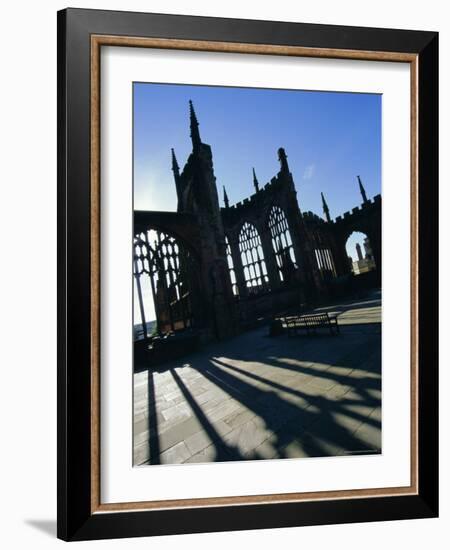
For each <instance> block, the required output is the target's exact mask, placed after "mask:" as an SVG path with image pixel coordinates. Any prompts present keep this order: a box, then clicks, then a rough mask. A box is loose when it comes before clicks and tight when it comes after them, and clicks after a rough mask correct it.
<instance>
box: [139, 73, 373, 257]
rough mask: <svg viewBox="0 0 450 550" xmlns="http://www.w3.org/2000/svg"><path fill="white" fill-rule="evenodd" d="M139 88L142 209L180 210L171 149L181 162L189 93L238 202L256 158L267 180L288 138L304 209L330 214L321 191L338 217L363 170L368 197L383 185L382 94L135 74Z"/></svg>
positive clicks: (354, 201) (220, 177)
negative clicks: (162, 80)
mask: <svg viewBox="0 0 450 550" xmlns="http://www.w3.org/2000/svg"><path fill="white" fill-rule="evenodd" d="M133 93H134V95H133V98H134V207H135V209H142V210H169V211H170V210H171V211H175V210H176V207H177V202H176V191H175V183H174V181H173V175H172V171H171V151H170V150H171V147H173V148H174V149H175V153H176V156H177V159H178V163H179V165H180V168H181V169H182V168H183V166H184V164H185V162H186V160H187V157H188V156H189V154H190V152H191V150H192V146H191V140H190V135H189V104H188V102H189V100H190V99H191V100H192V101H193V103H194V107H195V111H196V113H197V118H198V121H199V125H200V126H199V130H200V136H201V138H202V141H203V142H204V143H208V144H209V145H211V147H212V153H213V162H214V172H215V175H216V178H217V186H218V190H219V197H220V198H222V185H225V187H226V189H227V193H228V197H229V199H230V203H231V204H234V203H235V202H238V201H241V200H242V199H244V198H245V197H247V196H249V195H251V194H252V193H253V192H254V188H253V183H252V167H254V168H255V170H256V175H257V177H258V180H259V182H260V185H261V186H262V185H264V184H265V183H266V182H268V181H269V180H270V179H271V178H272V177H273V176H274V175H275V174H276V173H277V172H278V170H279V162H278V155H277V150H278V148H279V147H284V148H285V150H286V154H287V156H288V163H289V167H290V170H291V172H292V175H293V177H294V181H295V184H296V188H297V198H298V202H299V206H300V208H301V210H302V211H307V210H312V211H313V212H315V213H316V214H318V215H320V216H322V215H323V214H322V202H321V198H320V193H321V192H323V193H324V195H325V197H326V200H327V202H328V206H329V208H330V214H331V217H333V218H335V217H336V216H339V215H341V214H343V213H344V212H345V211H347V210H351V209H352V208H354V207H355V206H357V205H359V204H360V203H361V201H362V199H361V196H360V193H359V188H358V182H357V178H356V176H357V175H358V174H359V175H360V176H361V179H362V181H363V183H364V186H365V189H366V192H367V195H368V197H369V198H371V197H373V196H374V195H376V194H378V193H380V192H381V95H377V94H353V93H337V92H336V93H335V92H306V91H298V90H267V89H256V88H225V87H214V86H190V85H176V84H150V83H134V92H133ZM354 240H355V239H352V238H350V239H349V243H348V251H349V254H351V255H352V256H354V257H356V252H355V244H356V242H357V241H356V240H355V242H353V241H354ZM360 244H362V242H361V243H360Z"/></svg>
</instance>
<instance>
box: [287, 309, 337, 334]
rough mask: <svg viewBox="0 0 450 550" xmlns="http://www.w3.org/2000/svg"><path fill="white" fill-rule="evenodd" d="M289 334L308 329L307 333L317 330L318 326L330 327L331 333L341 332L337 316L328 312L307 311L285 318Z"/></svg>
mask: <svg viewBox="0 0 450 550" xmlns="http://www.w3.org/2000/svg"><path fill="white" fill-rule="evenodd" d="M284 322H285V324H286V329H287V333H288V336H291V334H293V333H294V334H295V333H297V332H298V331H299V330H306V332H307V334H309V333H310V332H314V333H315V332H316V330H317V329H318V328H322V327H325V328H328V329H329V331H330V333H331V334H337V333H339V325H338V320H337V316H335V315H329V314H328V313H305V314H303V315H291V316H289V317H285V318H284Z"/></svg>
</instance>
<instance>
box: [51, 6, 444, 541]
mask: <svg viewBox="0 0 450 550" xmlns="http://www.w3.org/2000/svg"><path fill="white" fill-rule="evenodd" d="M105 45H114V46H128V47H138V48H155V47H157V48H164V49H169V50H170V49H174V50H178V49H181V50H200V51H209V52H236V53H242V54H245V53H256V54H273V55H277V56H303V57H304V56H307V57H317V58H321V57H326V58H338V59H340V58H342V59H363V60H373V61H394V62H399V63H408V64H410V67H411V199H410V200H411V227H412V232H411V233H412V234H411V283H412V294H411V304H412V308H411V309H412V314H411V357H412V360H411V363H412V364H411V375H412V376H411V378H412V387H411V442H412V443H411V485H410V486H409V487H398V488H395V487H394V488H386V489H363V490H349V491H328V492H317V493H302V494H298V493H287V494H277V495H257V496H251V497H245V496H236V497H217V498H209V499H196V500H193V499H191V500H177V501H174V500H167V501H153V502H150V499H149V502H142V503H119V504H117V505H111V504H102V503H101V501H100V420H99V415H100V403H99V395H100V384H101V381H100V377H99V361H100V349H99V342H100V326H99V324H100V299H99V296H100V224H99V220H100V216H101V212H100V210H101V208H100V137H99V136H100V121H99V115H100V110H99V101H100V95H99V93H100V67H99V62H100V57H99V53H100V49H101V48H102V47H103V46H105ZM437 143H438V35H437V33H434V32H422V31H407V30H389V29H374V28H356V27H342V26H327V25H312V24H300V23H280V22H269V21H250V20H231V19H219V18H207V17H191V16H172V15H160V14H146V13H129V12H112V11H100V10H84V9H67V10H63V11H61V12H59V13H58V537H60V538H62V539H64V540H87V539H100V538H112V537H132V536H148V535H163V534H177V533H194V532H205V531H227V530H239V529H257V528H275V527H288V526H300V525H320V524H327V523H344V522H365V521H381V520H394V519H407V518H425V517H435V516H437V514H438V391H437V387H438V386H437V385H438V360H437V354H438V342H437V339H438V330H437V323H438V290H437V261H438V238H437V231H438V147H437Z"/></svg>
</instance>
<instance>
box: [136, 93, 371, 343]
mask: <svg viewBox="0 0 450 550" xmlns="http://www.w3.org/2000/svg"><path fill="white" fill-rule="evenodd" d="M189 109H190V134H191V140H192V152H191V154H190V155H189V158H188V160H187V162H186V164H185V166H184V167H183V169H182V170H181V169H180V167H179V165H178V162H177V159H176V156H175V152H174V151H173V150H172V171H173V177H174V184H175V186H176V192H177V198H178V207H177V211H176V212H161V211H142V210H140V211H135V212H134V259H133V262H134V277H135V285H136V287H135V288H136V291H137V292H136V294H137V297H138V298H137V299H138V300H139V311H140V314H141V319H139V320H135V323H137V322H141V324H142V331H141V333H140V334H139V335H137V336H135V340H136V343H135V346H137V347H138V348H139V349H141V350H142V349H144V348H145V349H148V347H149V345H150V346H151V343H152V342H153V341H155V339H156V340H159V341H160V340H161V338H163V337H164V336H167V335H169V334H170V335H172V336H174V337H175V338H173V340H172V341H173V342H175V341H176V337H177V336H179V337H180V338H179V339H180V340H182V341H183V342H184V344H183V346H189V344H188V343H189V338H192V339H195V341H196V342H197V343H198V342H207V341H210V340H212V339H223V338H229V337H232V336H233V335H235V334H237V333H238V332H240V331H243V330H246V329H248V328H251V327H252V326H255V324H256V323H258V322H264V321H268V320H270V319H273V318H275V317H277V316H280V315H283V314H285V313H286V312H288V311H299V310H300V308H308V307H312V306H314V305H317V304H320V303H323V302H324V301H327V300H333V299H335V298H337V297H338V298H343V297H344V298H345V296H351V295H352V294H353V295H354V293H355V291H357V290H360V289H362V288H373V287H379V286H380V285H381V267H382V266H381V196H380V195H376V196H375V197H373V198H372V199H369V198H368V197H367V195H366V192H365V189H364V186H363V183H362V181H361V179H360V177H359V176H358V180H357V181H358V185H359V189H360V193H361V198H362V202H361V204H359V205H355V207H354V208H353V209H352V210H351V211H350V212H345V213H343V215H341V216H338V217H337V218H335V219H332V218H331V216H330V210H329V207H328V205H327V202H326V198H325V197H324V195H323V194H322V204H323V217H320V216H318V215H316V214H314V213H312V212H302V210H301V208H300V205H299V201H298V200H297V191H296V188H295V184H294V179H293V176H292V173H291V172H290V169H289V163H288V156H287V154H286V151H285V150H284V149H283V148H282V147H280V149H278V160H279V163H280V168H279V171H278V173H277V174H276V175H275V176H274V177H273V178H272V179H271V180H270V181H269V182H267V183H265V184H264V185H261V184H260V183H259V181H258V178H257V175H256V173H255V170H253V192H252V194H251V195H250V196H249V197H248V198H246V199H244V200H243V201H242V202H238V203H237V204H230V202H229V199H228V196H227V192H226V182H220V184H221V185H220V190H221V194H222V193H223V205H222V206H221V205H220V201H219V192H218V185H217V182H216V177H215V175H214V167H213V155H212V151H211V147H210V146H209V145H207V144H206V143H204V142H203V141H202V139H201V137H200V131H199V123H198V120H197V117H196V113H195V111H194V107H193V105H192V102H190V105H189ZM354 231H360V232H362V233H364V234H365V235H366V236H367V248H366V246H365V248H366V253H367V254H369V252H367V251H370V258H368V259H367V262H366V264H367V265H370V269H368V270H366V271H365V272H364V273H361V274H360V275H359V276H355V274H354V273H353V272H352V264H351V262H350V261H349V258H348V255H347V252H346V242H347V239H348V237H349V236H350V234H351V233H353V232H354ZM369 243H370V244H369ZM362 259H364V258H362ZM369 260H370V262H369ZM144 278H147V281H149V282H150V285H151V292H152V296H153V304H154V309H155V314H156V326H155V327H154V329H153V330H152V332H151V333H150V332H149V330H148V322H149V321H152V319H148V318H147V317H148V314H147V311H146V304H145V300H144V298H143V292H142V284H143V280H144ZM135 349H137V348H136V347H135Z"/></svg>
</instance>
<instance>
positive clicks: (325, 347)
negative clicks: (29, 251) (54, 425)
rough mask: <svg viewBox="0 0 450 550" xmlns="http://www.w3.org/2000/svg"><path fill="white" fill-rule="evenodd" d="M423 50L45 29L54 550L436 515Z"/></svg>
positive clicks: (429, 76)
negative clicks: (54, 170)
mask: <svg viewBox="0 0 450 550" xmlns="http://www.w3.org/2000/svg"><path fill="white" fill-rule="evenodd" d="M437 140H438V35H437V33H434V32H425V31H409V30H390V29H374V28H356V27H343V26H326V25H312V24H301V23H280V22H270V21H250V20H232V19H217V18H206V17H191V16H172V15H160V14H158V15H156V14H146V13H128V12H110V11H97V10H81V9H67V10H63V11H61V12H59V13H58V147H59V149H58V208H59V219H58V243H59V244H58V255H59V256H58V265H59V274H58V281H59V287H58V298H59V300H58V302H59V309H58V315H59V321H58V331H59V334H58V341H59V348H58V536H59V537H60V538H62V539H64V540H86V539H99V538H113V537H131V536H148V535H162V534H176V533H194V532H205V531H225V530H238V529H256V528H274V527H287V526H301V525H319V524H327V523H343V522H362V521H364V522H365V521H378V520H394V519H407V518H425V517H435V516H437V514H438V418H437V411H438V392H437V384H438V361H437V350H438V345H437V338H438V329H437V320H438V296H437V260H438V252H437V244H438V237H437V227H438V221H437V218H438V208H437V200H438V147H437Z"/></svg>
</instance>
